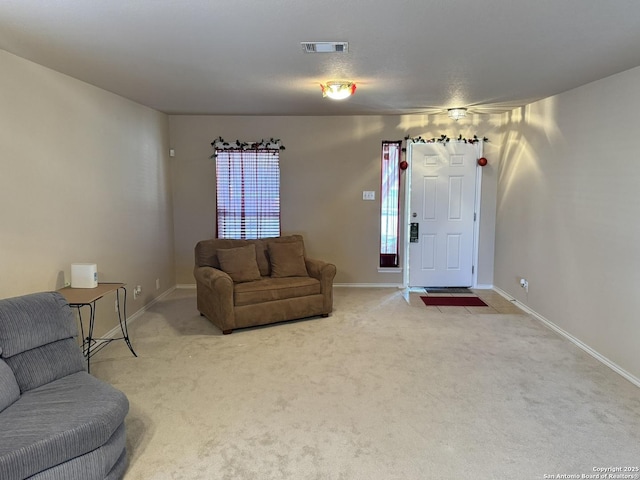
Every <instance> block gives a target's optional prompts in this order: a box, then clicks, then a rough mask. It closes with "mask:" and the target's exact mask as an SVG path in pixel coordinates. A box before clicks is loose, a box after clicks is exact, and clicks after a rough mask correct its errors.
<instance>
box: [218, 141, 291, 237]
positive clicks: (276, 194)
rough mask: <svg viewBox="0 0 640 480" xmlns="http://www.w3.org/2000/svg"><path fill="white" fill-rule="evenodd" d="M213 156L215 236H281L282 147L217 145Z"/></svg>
mask: <svg viewBox="0 0 640 480" xmlns="http://www.w3.org/2000/svg"><path fill="white" fill-rule="evenodd" d="M214 157H215V163H216V166H215V168H216V218H215V220H216V238H230V239H255V238H265V237H277V236H280V234H281V229H282V222H281V202H280V153H279V150H277V149H272V148H237V149H236V148H215V154H214ZM248 211H250V214H248V213H247V212H248Z"/></svg>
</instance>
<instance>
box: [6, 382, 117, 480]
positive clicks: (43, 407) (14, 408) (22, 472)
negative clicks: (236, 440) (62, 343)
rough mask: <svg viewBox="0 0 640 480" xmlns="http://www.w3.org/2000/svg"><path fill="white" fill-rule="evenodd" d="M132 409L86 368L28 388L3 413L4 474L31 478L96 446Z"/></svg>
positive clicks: (110, 433)
mask: <svg viewBox="0 0 640 480" xmlns="http://www.w3.org/2000/svg"><path fill="white" fill-rule="evenodd" d="M128 410H129V402H128V401H127V398H126V397H125V395H124V394H123V393H122V392H120V391H119V390H116V389H115V388H113V387H112V386H111V385H108V384H107V383H105V382H102V381H101V380H98V379H97V378H95V377H93V376H91V375H89V374H87V373H86V372H78V373H74V374H73V375H69V376H67V377H63V378H61V379H59V380H56V381H54V382H51V383H48V384H46V385H43V386H41V387H38V388H36V389H33V390H31V391H29V392H27V393H24V394H23V395H22V396H21V397H20V399H19V400H18V401H16V402H14V403H13V404H12V405H10V406H9V407H7V408H6V409H5V410H4V411H3V412H2V414H1V415H0V432H2V435H0V478H2V479H3V480H4V479H6V480H12V479H23V478H27V477H29V476H30V475H34V474H36V473H38V472H41V471H43V470H45V469H47V468H50V467H53V466H55V465H59V464H61V463H63V462H65V461H68V460H70V459H73V458H76V457H78V456H80V455H84V454H86V453H88V452H91V451H93V450H95V449H96V448H98V447H100V446H102V445H104V444H105V443H107V442H108V441H109V439H110V438H112V436H113V434H114V433H115V432H116V430H117V429H118V428H119V427H120V425H121V424H122V423H123V421H124V418H125V416H126V414H127V412H128Z"/></svg>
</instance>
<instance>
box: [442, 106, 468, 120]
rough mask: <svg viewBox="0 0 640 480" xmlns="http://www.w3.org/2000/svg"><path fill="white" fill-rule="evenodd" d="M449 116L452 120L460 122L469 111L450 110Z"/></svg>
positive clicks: (464, 109)
mask: <svg viewBox="0 0 640 480" xmlns="http://www.w3.org/2000/svg"><path fill="white" fill-rule="evenodd" d="M447 114H448V115H449V118H450V119H452V120H456V121H458V120H460V119H461V118H464V117H465V116H466V115H467V109H466V108H450V109H449V110H448V111H447Z"/></svg>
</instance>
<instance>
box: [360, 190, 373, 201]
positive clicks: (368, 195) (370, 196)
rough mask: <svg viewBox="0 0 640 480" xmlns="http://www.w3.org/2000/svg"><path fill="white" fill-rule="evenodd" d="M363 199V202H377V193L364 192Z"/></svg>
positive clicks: (371, 191)
mask: <svg viewBox="0 0 640 480" xmlns="http://www.w3.org/2000/svg"><path fill="white" fill-rule="evenodd" d="M362 199H363V200H375V199H376V192H374V191H373V190H363V191H362Z"/></svg>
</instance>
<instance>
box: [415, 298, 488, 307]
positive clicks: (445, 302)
mask: <svg viewBox="0 0 640 480" xmlns="http://www.w3.org/2000/svg"><path fill="white" fill-rule="evenodd" d="M420 298H421V299H422V301H423V302H424V304H425V305H427V306H430V307H487V306H488V305H487V304H486V303H484V302H483V301H482V300H480V299H479V298H478V297H420Z"/></svg>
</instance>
